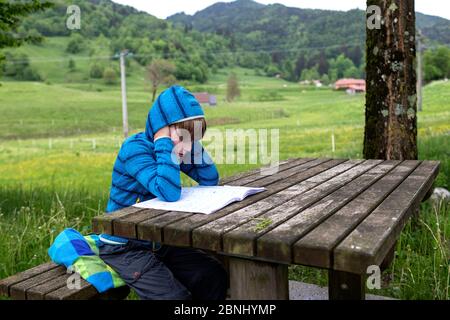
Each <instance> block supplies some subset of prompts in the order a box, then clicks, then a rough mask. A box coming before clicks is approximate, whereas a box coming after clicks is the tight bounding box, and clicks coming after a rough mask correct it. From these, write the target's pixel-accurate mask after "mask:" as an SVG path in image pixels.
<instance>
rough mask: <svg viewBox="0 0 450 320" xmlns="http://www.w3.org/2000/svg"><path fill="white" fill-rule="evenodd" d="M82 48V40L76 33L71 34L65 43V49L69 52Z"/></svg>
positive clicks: (77, 51) (78, 50) (78, 51)
mask: <svg viewBox="0 0 450 320" xmlns="http://www.w3.org/2000/svg"><path fill="white" fill-rule="evenodd" d="M83 48H84V40H83V37H82V36H81V35H79V34H78V33H75V34H72V35H71V37H70V40H69V43H68V44H67V48H66V51H67V52H69V53H74V54H75V53H80V52H81V51H82V50H83Z"/></svg>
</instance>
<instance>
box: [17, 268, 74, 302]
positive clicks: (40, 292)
mask: <svg viewBox="0 0 450 320" xmlns="http://www.w3.org/2000/svg"><path fill="white" fill-rule="evenodd" d="M69 277H70V274H63V275H61V276H59V277H56V278H54V279H51V280H49V281H47V282H44V283H42V284H40V285H37V286H35V287H32V288H30V289H29V290H28V291H27V293H26V298H27V300H44V298H45V295H46V294H47V293H50V292H52V291H55V290H57V289H59V288H62V287H64V286H66V285H67V279H69Z"/></svg>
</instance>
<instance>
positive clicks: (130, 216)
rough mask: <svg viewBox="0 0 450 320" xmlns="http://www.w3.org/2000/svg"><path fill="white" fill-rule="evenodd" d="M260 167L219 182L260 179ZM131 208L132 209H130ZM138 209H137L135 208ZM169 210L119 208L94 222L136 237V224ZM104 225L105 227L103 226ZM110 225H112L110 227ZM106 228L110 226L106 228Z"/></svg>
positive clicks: (297, 161)
mask: <svg viewBox="0 0 450 320" xmlns="http://www.w3.org/2000/svg"><path fill="white" fill-rule="evenodd" d="M311 160H312V159H310V158H304V159H292V160H289V161H284V162H283V163H282V164H280V166H279V169H280V170H281V171H282V170H287V169H289V168H291V167H295V166H297V165H299V164H301V163H305V162H308V161H311ZM260 170H261V169H255V170H252V171H251V172H244V173H243V174H238V175H236V176H232V177H228V178H227V179H225V180H224V181H221V183H220V184H224V183H227V184H230V185H234V184H237V185H238V184H239V183H242V184H241V185H244V184H246V183H250V182H253V181H256V180H259V179H261V178H262V177H264V176H261V174H260ZM130 208H133V209H130ZM136 209H139V210H136ZM169 212H170V211H166V210H156V209H142V208H135V207H128V208H125V209H122V210H119V211H118V212H116V213H114V214H112V215H111V216H109V215H108V214H106V216H107V217H104V216H100V217H96V218H94V219H95V223H96V225H97V226H102V227H103V230H105V233H109V234H114V235H117V236H122V237H127V238H137V237H138V230H137V224H138V223H140V222H142V221H146V220H150V219H153V218H156V217H158V216H161V215H163V214H166V213H169ZM105 225H106V226H107V227H105ZM111 225H112V227H110V226H111ZM108 228H110V229H109V230H108ZM106 231H109V232H106Z"/></svg>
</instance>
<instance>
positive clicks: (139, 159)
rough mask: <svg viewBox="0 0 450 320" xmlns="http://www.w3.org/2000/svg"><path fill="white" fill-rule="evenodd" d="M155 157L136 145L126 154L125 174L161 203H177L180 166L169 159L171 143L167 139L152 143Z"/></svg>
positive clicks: (143, 147) (179, 192) (144, 148)
mask: <svg viewBox="0 0 450 320" xmlns="http://www.w3.org/2000/svg"><path fill="white" fill-rule="evenodd" d="M154 146H155V149H154V152H155V157H152V155H151V153H150V152H149V150H148V147H147V146H145V145H140V144H136V145H133V148H132V149H131V150H129V151H128V152H126V153H125V154H126V155H127V158H126V159H122V161H123V162H124V163H125V170H126V171H127V173H128V174H129V175H130V176H132V177H133V178H135V179H136V180H137V181H138V182H139V183H140V184H141V185H142V186H144V188H146V189H147V190H148V191H149V192H151V193H152V194H153V195H155V196H156V197H158V198H159V199H160V200H163V201H177V200H178V199H179V198H180V195H181V180H180V165H179V163H174V162H173V161H172V158H171V153H172V149H173V142H172V141H171V140H170V138H168V137H164V138H161V139H158V140H157V141H155V142H154Z"/></svg>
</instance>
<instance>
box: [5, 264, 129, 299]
mask: <svg viewBox="0 0 450 320" xmlns="http://www.w3.org/2000/svg"><path fill="white" fill-rule="evenodd" d="M70 276H71V274H69V273H67V269H66V267H64V266H58V265H56V264H55V263H53V262H48V263H44V264H41V265H39V266H36V267H34V268H31V269H28V270H26V271H23V272H20V273H18V274H16V275H13V276H11V277H8V278H6V279H3V280H0V295H1V296H6V297H10V298H11V299H14V300H91V299H100V300H122V299H125V298H126V297H127V296H128V294H129V293H130V289H129V288H128V287H127V286H124V287H120V288H115V289H112V290H109V291H107V292H103V293H101V294H100V293H99V292H98V291H97V289H95V287H93V286H92V285H91V284H90V283H88V282H87V281H85V280H84V279H83V278H81V277H80V286H79V287H78V288H76V289H72V288H70V286H68V285H67V280H68V279H69V277H70Z"/></svg>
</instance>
